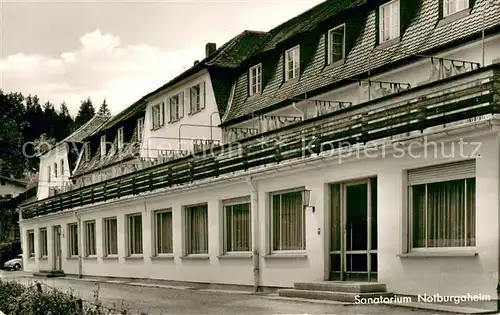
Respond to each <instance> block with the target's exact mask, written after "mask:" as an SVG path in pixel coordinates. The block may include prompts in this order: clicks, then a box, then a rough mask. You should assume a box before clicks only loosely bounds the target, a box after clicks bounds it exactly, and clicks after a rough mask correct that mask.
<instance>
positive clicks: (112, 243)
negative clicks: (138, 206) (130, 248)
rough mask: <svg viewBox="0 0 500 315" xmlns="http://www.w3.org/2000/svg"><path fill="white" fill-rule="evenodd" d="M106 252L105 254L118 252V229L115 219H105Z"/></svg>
mask: <svg viewBox="0 0 500 315" xmlns="http://www.w3.org/2000/svg"><path fill="white" fill-rule="evenodd" d="M105 233H106V254H107V255H117V254H118V240H117V235H118V230H117V226H116V219H108V220H106V232H105Z"/></svg>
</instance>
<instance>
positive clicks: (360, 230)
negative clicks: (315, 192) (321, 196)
mask: <svg viewBox="0 0 500 315" xmlns="http://www.w3.org/2000/svg"><path fill="white" fill-rule="evenodd" d="M330 196H331V198H330V199H331V206H330V209H331V212H330V280H341V281H376V280H377V268H378V266H377V179H376V178H370V179H365V180H360V181H353V182H345V183H339V184H332V185H330Z"/></svg>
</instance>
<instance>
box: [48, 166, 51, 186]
mask: <svg viewBox="0 0 500 315" xmlns="http://www.w3.org/2000/svg"><path fill="white" fill-rule="evenodd" d="M51 173H52V170H51V169H50V165H49V166H47V181H48V182H49V183H50V177H51V176H52V174H51Z"/></svg>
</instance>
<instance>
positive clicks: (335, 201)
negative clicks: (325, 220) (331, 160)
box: [330, 184, 342, 251]
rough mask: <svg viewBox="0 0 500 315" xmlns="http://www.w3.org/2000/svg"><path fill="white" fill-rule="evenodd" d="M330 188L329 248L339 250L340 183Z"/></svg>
mask: <svg viewBox="0 0 500 315" xmlns="http://www.w3.org/2000/svg"><path fill="white" fill-rule="evenodd" d="M330 189H331V198H332V200H331V211H332V212H331V215H330V219H331V221H330V222H331V225H330V226H331V229H332V231H331V233H330V250H332V251H339V250H341V248H342V246H341V237H342V223H341V222H342V221H341V217H340V213H341V208H340V184H335V185H331V186H330Z"/></svg>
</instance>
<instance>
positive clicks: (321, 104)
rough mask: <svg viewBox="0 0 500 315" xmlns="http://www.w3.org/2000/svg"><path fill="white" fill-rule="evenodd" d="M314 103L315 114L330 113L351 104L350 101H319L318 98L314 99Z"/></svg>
mask: <svg viewBox="0 0 500 315" xmlns="http://www.w3.org/2000/svg"><path fill="white" fill-rule="evenodd" d="M314 104H315V106H316V116H322V115H326V114H330V113H333V112H336V111H338V110H340V109H343V108H346V107H349V106H351V105H352V103H351V102H339V101H320V100H314Z"/></svg>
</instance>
